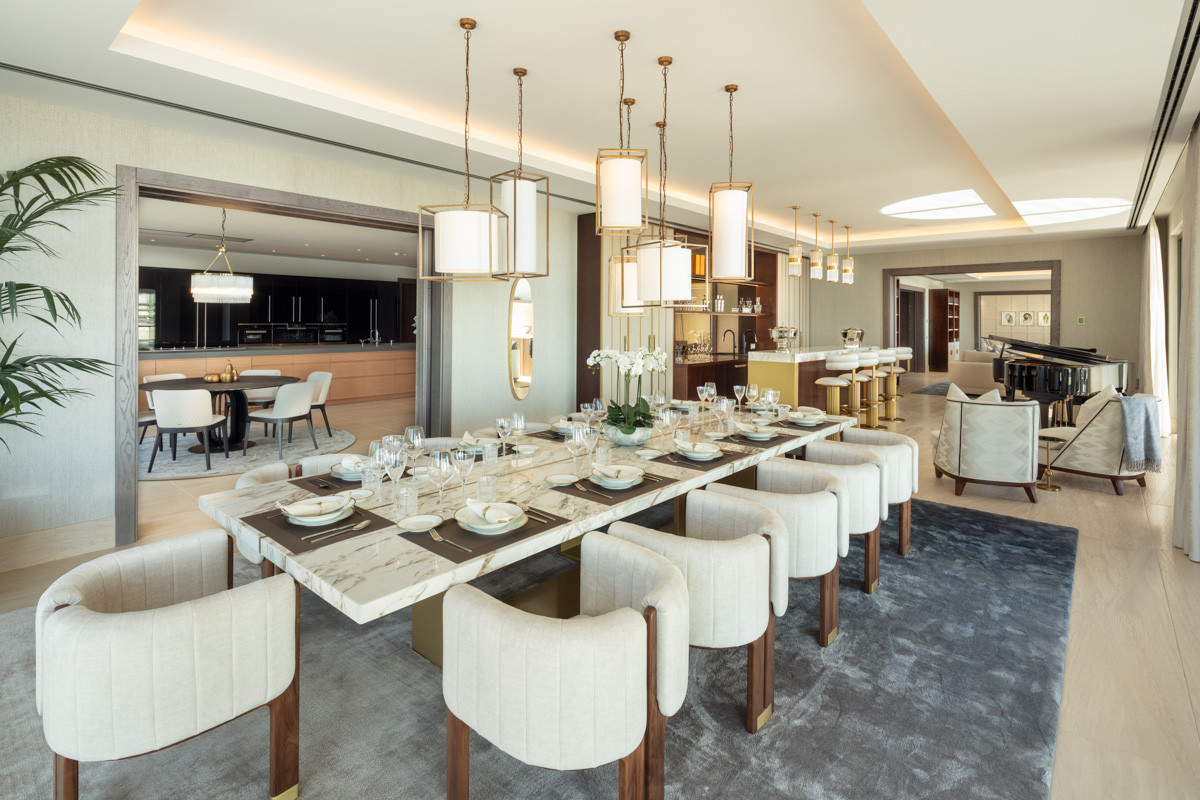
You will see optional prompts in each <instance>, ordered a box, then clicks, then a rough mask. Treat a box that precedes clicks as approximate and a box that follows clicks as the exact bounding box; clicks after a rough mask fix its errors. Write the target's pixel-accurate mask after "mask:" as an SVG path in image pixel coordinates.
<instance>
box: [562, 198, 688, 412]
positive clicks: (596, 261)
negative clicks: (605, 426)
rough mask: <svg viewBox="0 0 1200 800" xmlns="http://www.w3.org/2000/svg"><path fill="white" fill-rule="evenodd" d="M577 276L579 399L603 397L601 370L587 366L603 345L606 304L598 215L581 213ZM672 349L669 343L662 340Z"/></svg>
mask: <svg viewBox="0 0 1200 800" xmlns="http://www.w3.org/2000/svg"><path fill="white" fill-rule="evenodd" d="M576 225H577V226H578V227H577V229H576V239H575V242H576V245H575V247H576V262H575V269H576V279H575V323H576V334H575V337H576V338H575V402H576V403H583V402H587V401H589V400H591V399H592V398H594V397H600V396H601V395H600V373H599V372H593V371H592V370H590V369H588V368H587V367H586V362H587V357H588V356H589V355H591V353H592V351H593V350H596V349H599V348H600V346H601V339H600V336H601V334H600V327H601V322H602V320H601V314H602V311H601V309H602V308H603V307H604V302H603V300H604V297H603V293H604V288H603V286H604V282H603V271H604V269H605V264H604V260H603V253H602V251H601V244H602V241H601V237H599V236H597V235H596V215H595V214H580V215H579V217H578V219H577V220H576ZM662 346H663V347H664V349H666V350H667V351H668V352H670V347H669V343H662Z"/></svg>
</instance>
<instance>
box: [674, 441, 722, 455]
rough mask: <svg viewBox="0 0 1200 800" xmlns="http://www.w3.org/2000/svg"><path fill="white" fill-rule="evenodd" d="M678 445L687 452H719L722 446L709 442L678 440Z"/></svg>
mask: <svg viewBox="0 0 1200 800" xmlns="http://www.w3.org/2000/svg"><path fill="white" fill-rule="evenodd" d="M675 445H676V447H678V448H679V449H680V450H682V451H683V452H685V453H719V452H721V448H720V447H717V446H716V445H715V444H710V443H709V442H676V443H675Z"/></svg>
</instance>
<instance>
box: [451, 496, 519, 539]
mask: <svg viewBox="0 0 1200 800" xmlns="http://www.w3.org/2000/svg"><path fill="white" fill-rule="evenodd" d="M454 519H455V521H456V522H458V524H459V525H461V526H462V527H463V528H465V529H467V530H469V531H470V532H471V533H478V534H481V535H483V536H499V535H500V534H502V533H509V532H511V531H515V530H516V529H517V528H520V527H521V526H523V525H524V524H525V523H526V522H528V521H529V518H528V517H526V516H525V512H524V511H522V510H521V507H520V506H517V505H514V504H512V503H480V502H477V501H476V502H472V503H470V504H468V505H467V506H464V507H463V508H460V509H459V510H458V511H455V512H454Z"/></svg>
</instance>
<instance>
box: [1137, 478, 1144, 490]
mask: <svg viewBox="0 0 1200 800" xmlns="http://www.w3.org/2000/svg"><path fill="white" fill-rule="evenodd" d="M1137 485H1138V486H1141V487H1142V488H1145V487H1146V476H1145V475H1139V476H1137Z"/></svg>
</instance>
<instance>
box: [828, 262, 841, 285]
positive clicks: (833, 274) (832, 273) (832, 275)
mask: <svg viewBox="0 0 1200 800" xmlns="http://www.w3.org/2000/svg"><path fill="white" fill-rule="evenodd" d="M825 280H827V281H829V282H830V283H837V280H838V268H837V266H836V265H834V266H832V267H826V268H825Z"/></svg>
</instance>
